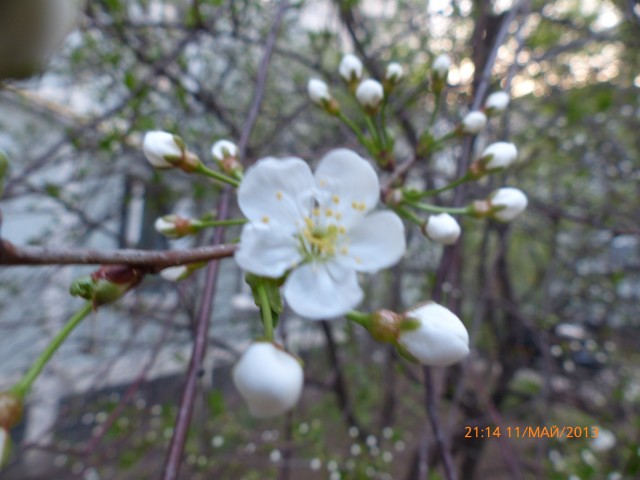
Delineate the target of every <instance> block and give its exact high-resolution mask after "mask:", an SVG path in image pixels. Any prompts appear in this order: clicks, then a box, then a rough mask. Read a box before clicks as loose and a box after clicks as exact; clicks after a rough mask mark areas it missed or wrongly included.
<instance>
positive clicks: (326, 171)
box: [315, 148, 380, 228]
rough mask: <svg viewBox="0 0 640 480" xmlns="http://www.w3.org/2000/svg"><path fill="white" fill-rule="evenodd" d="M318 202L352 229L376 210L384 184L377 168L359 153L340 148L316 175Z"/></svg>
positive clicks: (322, 162) (332, 152)
mask: <svg viewBox="0 0 640 480" xmlns="http://www.w3.org/2000/svg"><path fill="white" fill-rule="evenodd" d="M315 178H316V185H317V194H316V196H317V200H318V203H319V204H320V206H321V207H322V208H323V209H325V210H326V209H327V208H329V209H331V210H332V212H335V213H339V215H338V217H335V216H334V218H337V219H338V223H340V224H341V225H344V226H345V227H347V228H348V227H349V226H350V225H353V224H354V223H357V222H358V221H359V220H360V219H362V217H363V216H364V215H365V214H366V213H367V212H369V211H370V210H372V209H373V208H374V207H375V206H376V205H377V204H378V200H379V199H380V182H379V181H378V175H377V174H376V172H375V170H374V169H373V167H372V166H371V165H370V164H369V162H367V161H366V160H365V159H364V158H362V157H361V156H360V155H358V154H357V153H355V152H353V151H351V150H347V149H344V148H340V149H337V150H332V151H330V152H329V153H327V154H326V155H325V156H324V157H323V158H322V160H321V161H320V163H319V165H318V168H317V169H316V173H315Z"/></svg>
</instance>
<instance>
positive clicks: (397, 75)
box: [384, 62, 404, 87]
mask: <svg viewBox="0 0 640 480" xmlns="http://www.w3.org/2000/svg"><path fill="white" fill-rule="evenodd" d="M403 78H404V68H403V67H402V65H400V64H399V63H398V62H392V63H390V64H389V65H387V70H386V71H385V75H384V80H385V83H386V84H387V85H388V86H391V87H393V86H396V85H398V84H399V83H400V82H401V81H402V79H403Z"/></svg>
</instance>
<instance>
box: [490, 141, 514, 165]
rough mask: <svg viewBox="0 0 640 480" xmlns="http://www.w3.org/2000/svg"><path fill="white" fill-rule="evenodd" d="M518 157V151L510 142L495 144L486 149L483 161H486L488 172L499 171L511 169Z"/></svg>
mask: <svg viewBox="0 0 640 480" xmlns="http://www.w3.org/2000/svg"><path fill="white" fill-rule="evenodd" d="M517 157H518V149H517V148H516V146H515V145H514V144H513V143H510V142H495V143H492V144H491V145H489V146H488V147H487V148H485V149H484V150H483V152H482V156H481V158H482V159H485V160H486V164H485V166H484V167H485V168H486V169H487V170H497V169H502V168H507V167H509V166H510V165H511V164H512V163H513V162H515V161H516V158H517Z"/></svg>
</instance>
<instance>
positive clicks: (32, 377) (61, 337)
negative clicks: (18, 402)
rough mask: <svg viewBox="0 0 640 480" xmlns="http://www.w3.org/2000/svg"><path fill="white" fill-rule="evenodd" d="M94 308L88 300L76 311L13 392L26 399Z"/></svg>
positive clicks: (14, 387)
mask: <svg viewBox="0 0 640 480" xmlns="http://www.w3.org/2000/svg"><path fill="white" fill-rule="evenodd" d="M92 309H93V304H92V303H91V302H87V303H86V304H85V305H84V306H83V307H82V308H81V309H80V310H78V311H77V312H76V313H74V314H73V315H72V316H71V318H70V319H69V321H68V322H67V323H66V325H65V326H64V327H63V328H62V330H60V332H58V334H57V335H56V336H55V337H54V338H53V340H51V342H49V345H47V347H46V348H45V349H44V351H43V352H42V353H41V354H40V356H39V357H38V358H37V359H36V361H35V362H34V363H33V364H32V365H31V368H30V369H29V370H28V371H27V373H25V374H24V376H23V377H22V379H21V380H20V381H19V382H18V383H16V384H15V385H14V386H13V388H12V389H11V392H12V393H14V394H15V395H17V396H18V397H20V398H21V399H24V398H25V397H26V396H27V394H28V393H29V391H30V390H31V387H32V386H33V384H34V382H35V381H36V379H37V378H38V376H39V375H40V373H41V372H42V370H43V369H44V367H45V366H46V365H47V364H48V363H49V360H51V357H53V355H54V354H55V353H56V352H57V351H58V349H59V348H60V346H61V345H62V344H63V343H64V342H65V340H66V339H67V338H68V337H69V335H70V334H71V332H73V331H74V330H75V328H76V327H77V326H78V325H80V323H81V322H82V320H84V319H85V317H86V316H87V315H89V313H91V311H92Z"/></svg>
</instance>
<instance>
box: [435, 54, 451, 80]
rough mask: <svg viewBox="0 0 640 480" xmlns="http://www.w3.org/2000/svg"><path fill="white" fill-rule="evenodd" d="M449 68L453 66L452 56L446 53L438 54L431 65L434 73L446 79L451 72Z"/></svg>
mask: <svg viewBox="0 0 640 480" xmlns="http://www.w3.org/2000/svg"><path fill="white" fill-rule="evenodd" d="M449 68H451V58H450V57H449V55H447V54H445V53H443V54H440V55H438V56H437V57H436V58H435V60H434V61H433V64H432V65H431V70H432V71H433V75H434V76H435V77H437V78H440V79H445V80H446V78H447V74H448V73H449Z"/></svg>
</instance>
